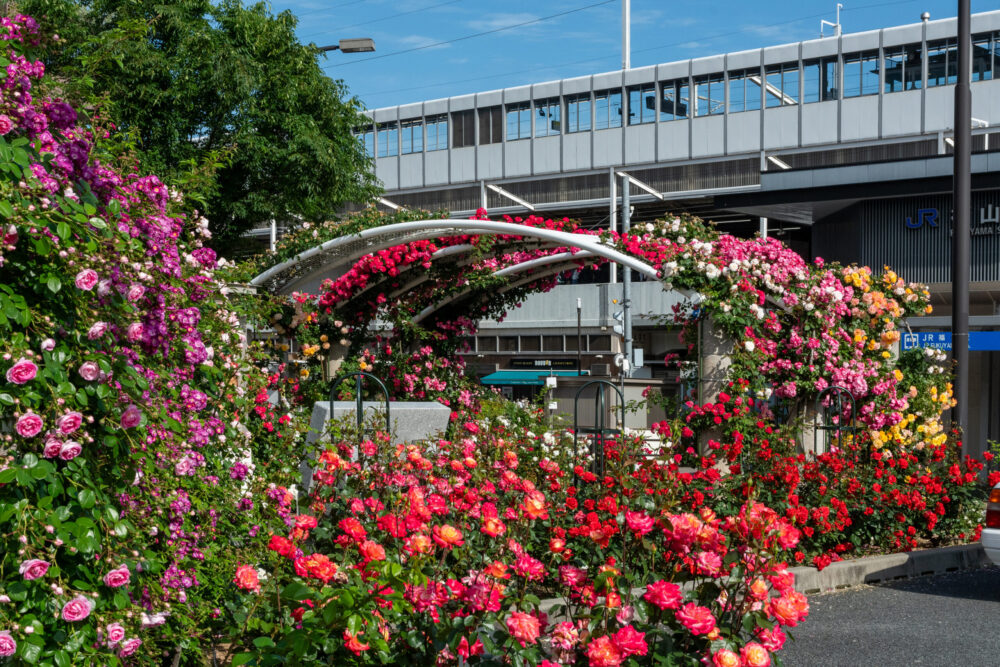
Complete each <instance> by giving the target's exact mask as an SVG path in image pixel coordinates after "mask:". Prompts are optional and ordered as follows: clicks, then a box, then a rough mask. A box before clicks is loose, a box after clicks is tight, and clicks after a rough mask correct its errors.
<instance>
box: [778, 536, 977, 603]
mask: <svg viewBox="0 0 1000 667" xmlns="http://www.w3.org/2000/svg"><path fill="white" fill-rule="evenodd" d="M990 563H991V561H990V560H989V559H988V558H986V552H984V551H983V546H982V545H981V544H980V543H978V542H976V543H975V544H961V545H958V546H954V547H940V548H937V549H926V550H923V551H911V552H908V553H898V554H889V555H886V556H868V557H866V558H858V559H856V560H842V561H838V562H836V563H831V564H830V565H829V566H827V567H825V568H823V570H822V571H820V570H817V569H816V568H815V567H809V566H798V567H792V568H789V571H790V572H794V573H795V590H797V591H801V592H803V593H805V594H807V595H808V594H811V593H823V592H827V591H833V590H838V589H842V588H850V587H852V586H861V585H863V584H875V583H879V582H886V581H895V580H897V579H909V578H911V577H922V576H924V575H930V574H940V573H942V572H957V571H959V570H971V569H975V568H979V567H983V566H985V565H989V564H990Z"/></svg>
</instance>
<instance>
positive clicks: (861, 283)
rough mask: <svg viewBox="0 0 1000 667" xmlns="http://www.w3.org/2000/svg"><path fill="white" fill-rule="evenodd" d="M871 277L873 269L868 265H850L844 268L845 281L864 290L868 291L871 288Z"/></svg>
mask: <svg viewBox="0 0 1000 667" xmlns="http://www.w3.org/2000/svg"><path fill="white" fill-rule="evenodd" d="M871 278H872V270H871V269H869V268H868V267H867V266H861V267H857V266H849V267H847V268H845V269H844V277H843V280H844V282H845V283H846V284H848V285H850V286H851V287H854V288H857V289H859V290H861V291H862V292H867V291H869V290H870V289H871V287H872V286H871Z"/></svg>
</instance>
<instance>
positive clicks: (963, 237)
mask: <svg viewBox="0 0 1000 667" xmlns="http://www.w3.org/2000/svg"><path fill="white" fill-rule="evenodd" d="M969 24H970V9H969V0H958V84H957V85H956V86H955V166H954V172H955V176H954V193H953V200H954V211H953V213H952V219H953V220H954V223H953V224H952V258H951V300H952V310H951V358H952V360H953V361H954V362H955V366H956V368H955V400H956V401H957V405H956V407H955V412H954V413H953V415H952V419H953V422H954V425H955V426H956V427H957V428H958V430H959V432H960V434H961V437H962V440H963V442H965V446H964V447H963V449H966V450H967V449H968V442H967V441H966V438H968V436H969V432H968V427H969V278H970V270H969V263H970V256H971V252H972V249H971V245H972V236H971V234H970V231H969V226H970V220H969V217H970V215H971V211H972V192H971V190H972V176H971V151H970V149H971V145H972V136H971V135H972V129H971V128H972V95H971V92H970V79H971V75H972V68H971V62H970V55H971V54H970V47H971V44H972V37H971V28H970V25H969Z"/></svg>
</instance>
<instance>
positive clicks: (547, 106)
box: [532, 97, 563, 137]
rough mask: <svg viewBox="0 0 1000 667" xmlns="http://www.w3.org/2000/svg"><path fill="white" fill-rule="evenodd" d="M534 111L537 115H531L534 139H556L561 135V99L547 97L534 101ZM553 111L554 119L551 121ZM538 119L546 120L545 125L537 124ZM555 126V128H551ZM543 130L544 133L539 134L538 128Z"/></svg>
mask: <svg viewBox="0 0 1000 667" xmlns="http://www.w3.org/2000/svg"><path fill="white" fill-rule="evenodd" d="M535 111H536V112H537V113H535V114H532V117H533V118H534V119H535V136H536V137H558V136H559V135H560V134H562V115H563V114H562V99H561V98H559V97H547V98H545V99H543V100H535ZM553 111H555V118H554V119H553V115H552V114H553ZM539 117H541V118H545V119H547V121H546V122H545V123H539V122H538V119H539ZM553 125H555V127H553ZM540 127H542V128H544V131H542V132H539V128H540Z"/></svg>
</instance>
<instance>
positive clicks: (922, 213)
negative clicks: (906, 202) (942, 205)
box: [906, 208, 938, 229]
mask: <svg viewBox="0 0 1000 667" xmlns="http://www.w3.org/2000/svg"><path fill="white" fill-rule="evenodd" d="M925 222H926V223H927V224H928V225H929V226H931V227H937V226H938V210H937V209H936V208H919V209H917V219H916V220H914V219H913V218H912V217H910V216H906V226H907V227H909V228H910V229H919V228H921V227H923V226H924V223H925Z"/></svg>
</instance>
